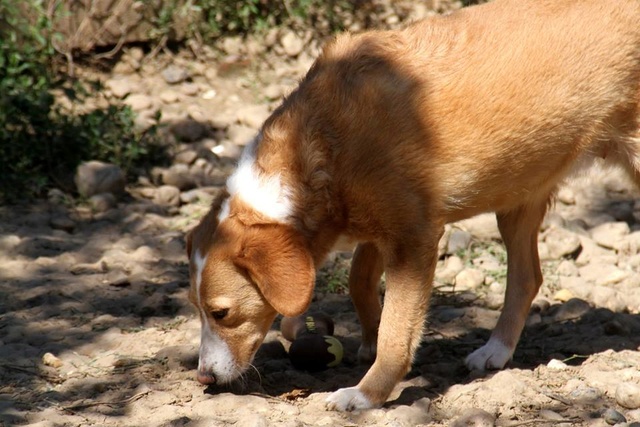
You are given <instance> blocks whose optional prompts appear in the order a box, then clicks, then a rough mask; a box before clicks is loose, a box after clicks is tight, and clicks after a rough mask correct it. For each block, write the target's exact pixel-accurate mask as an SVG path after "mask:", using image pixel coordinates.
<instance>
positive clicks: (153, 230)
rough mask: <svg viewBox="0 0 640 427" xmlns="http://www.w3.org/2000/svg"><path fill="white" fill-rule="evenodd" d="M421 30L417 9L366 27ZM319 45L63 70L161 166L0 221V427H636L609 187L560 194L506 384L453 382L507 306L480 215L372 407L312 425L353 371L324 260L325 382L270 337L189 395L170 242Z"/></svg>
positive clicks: (637, 218) (339, 300)
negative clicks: (140, 135)
mask: <svg viewBox="0 0 640 427" xmlns="http://www.w3.org/2000/svg"><path fill="white" fill-rule="evenodd" d="M409 3H410V2H409ZM431 3H433V4H432V6H439V7H441V8H442V7H444V6H442V5H441V3H443V4H444V3H445V2H431ZM446 5H447V7H453V6H455V5H453V6H452V5H450V4H449V3H447V4H446ZM427 13H430V11H429V10H428V9H425V8H423V7H421V6H419V5H416V6H415V8H413V9H411V8H409V9H407V10H406V11H405V14H404V15H402V16H399V15H397V14H394V13H391V12H390V13H388V14H387V15H385V16H382V18H381V22H382V23H384V25H385V26H394V25H397V24H399V23H400V22H401V21H402V20H404V19H405V18H406V19H411V18H412V17H416V16H420V15H421V14H427ZM354 25H355V24H354ZM355 29H357V28H355ZM320 43H321V41H318V40H316V39H315V38H313V37H312V36H311V35H310V34H302V35H298V34H296V33H293V32H290V31H286V30H283V31H275V30H274V31H272V32H271V33H269V35H268V36H267V37H266V38H264V39H252V40H248V41H243V40H240V39H238V38H230V39H227V40H225V41H224V42H221V51H220V52H213V51H209V50H206V49H204V50H199V51H198V52H197V54H194V53H192V52H185V51H180V52H177V53H176V52H170V51H165V52H160V53H156V54H154V55H151V53H153V52H151V53H150V52H146V51H143V50H141V49H139V48H129V49H127V51H126V52H125V53H124V54H123V55H122V56H121V58H120V59H119V60H118V61H117V63H115V65H114V67H113V69H112V70H110V71H109V72H108V73H98V72H97V71H96V70H95V69H87V68H85V69H83V68H80V69H79V70H78V72H79V73H80V74H81V75H82V73H84V75H85V76H93V77H95V76H97V77H98V78H100V79H101V80H102V81H103V82H104V84H105V87H106V90H105V92H104V97H103V98H102V99H100V100H97V101H96V102H97V103H98V105H100V103H107V102H113V101H114V100H119V99H122V100H124V102H126V103H129V104H130V105H131V106H132V107H133V108H134V110H136V111H137V112H138V113H139V116H138V117H139V118H138V125H139V126H140V127H141V128H145V127H147V126H150V125H153V124H154V123H155V122H154V120H156V119H155V117H156V113H157V112H159V111H160V112H162V119H161V120H162V122H161V124H162V125H163V127H164V128H165V129H166V130H167V132H166V137H167V138H169V140H170V142H171V147H172V157H171V158H172V163H171V165H170V166H166V167H164V166H163V167H157V168H155V169H153V170H152V171H151V173H149V174H148V175H144V176H140V178H139V179H138V180H137V181H130V182H127V183H126V184H125V182H124V181H123V180H122V177H121V176H120V175H118V171H117V170H116V171H115V172H113V170H111V172H109V168H107V172H105V170H104V169H103V168H102V166H100V165H95V164H93V165H89V166H87V169H86V170H85V171H84V172H82V173H84V174H86V175H83V177H84V178H83V180H82V182H84V183H86V182H89V181H88V178H87V177H90V176H91V174H96V173H101V174H104V175H101V178H100V180H103V181H102V184H100V185H103V184H104V179H106V178H105V176H111V177H113V176H115V179H114V184H113V185H114V186H115V187H113V188H109V187H104V186H103V187H102V188H95V187H92V186H87V187H86V188H84V187H83V189H82V192H83V194H84V195H85V197H83V198H80V199H78V198H75V199H74V198H72V197H71V196H70V195H68V194H65V193H63V192H61V191H52V192H51V193H50V194H49V199H48V200H47V201H42V202H39V203H34V204H31V205H28V206H4V207H0V265H1V266H2V267H1V268H0V425H7V426H9V425H23V424H28V425H34V426H36V425H37V426H42V427H45V426H47V427H48V426H87V425H91V426H93V425H95V426H98V425H99V426H231V425H233V426H307V425H310V426H315V425H320V426H346V425H349V426H356V425H358V426H359V425H384V426H416V425H435V426H438V425H455V426H465V425H476V426H489V425H494V424H495V425H501V426H524V425H565V426H569V425H594V426H598V425H602V426H604V425H614V424H618V425H625V424H624V423H627V424H626V425H632V424H634V423H640V369H639V368H640V347H639V346H640V315H639V313H640V274H638V273H637V270H638V266H639V265H640V203H639V202H638V200H640V192H638V191H636V190H633V189H632V186H631V185H630V184H629V182H628V181H627V180H626V179H625V178H624V177H623V176H622V175H621V174H620V173H619V172H617V171H610V170H592V171H589V172H588V173H585V176H584V177H583V178H580V179H578V180H575V181H571V182H569V183H568V184H567V185H566V186H565V187H564V188H563V189H562V190H561V191H560V193H559V195H558V200H557V202H556V204H555V206H554V208H553V209H552V211H551V212H550V213H549V215H548V217H547V219H546V221H545V224H544V227H543V231H542V233H541V234H540V239H539V248H540V253H541V257H542V258H543V270H544V274H545V284H544V285H543V287H542V289H541V291H540V295H539V298H538V299H537V300H536V302H535V303H534V307H533V308H532V310H531V313H530V316H529V319H528V322H527V327H526V329H525V331H524V334H523V337H522V340H521V342H520V345H519V347H518V349H517V351H516V353H515V356H514V361H513V362H512V363H511V364H510V365H509V366H508V368H507V369H505V370H504V371H501V372H494V373H489V374H488V375H481V374H480V373H477V372H468V371H467V370H466V369H465V367H464V365H463V359H464V357H465V356H466V355H467V354H468V353H470V352H471V351H472V350H474V349H475V348H477V347H479V346H481V345H482V344H483V343H484V342H485V341H486V339H487V338H488V336H489V333H490V330H491V328H492V327H493V325H494V323H495V321H496V319H497V317H498V314H499V310H500V308H501V305H502V298H503V293H504V286H505V276H506V263H505V252H504V249H503V247H502V246H501V245H500V242H499V235H498V233H497V229H496V226H495V220H494V219H493V217H492V216H491V215H486V216H481V217H478V218H475V219H471V220H467V221H463V222H461V223H458V224H453V225H452V226H451V227H449V228H448V231H447V233H446V235H445V236H444V238H443V240H442V245H441V254H442V256H441V261H440V262H439V265H438V270H437V278H436V283H435V289H436V291H435V294H434V297H433V300H432V308H431V311H430V314H429V319H428V328H427V330H426V333H425V336H424V343H423V345H422V347H421V349H420V350H419V353H418V356H417V359H416V361H415V363H414V365H413V370H412V371H411V373H410V374H409V375H408V376H407V377H406V379H405V381H403V382H402V383H401V384H400V385H399V386H398V388H397V390H396V391H395V392H394V394H393V395H392V397H391V399H390V401H389V402H388V403H387V404H386V405H385V406H384V407H383V408H382V409H376V410H371V411H364V412H361V413H349V414H342V413H336V412H328V411H326V410H325V409H324V403H323V402H324V399H325V397H326V396H327V394H328V392H330V391H332V390H335V389H337V388H339V387H344V386H350V385H354V384H355V383H357V381H358V380H359V379H360V377H361V376H362V375H363V373H364V372H365V370H366V367H364V366H360V365H358V364H357V363H356V360H355V359H356V351H357V347H358V343H359V333H360V332H359V327H358V323H357V319H356V317H355V314H354V312H353V309H352V307H351V303H350V301H349V298H348V296H347V295H345V284H346V274H347V269H348V266H349V255H348V254H336V255H334V256H332V257H331V259H329V260H328V262H327V265H326V266H325V267H324V268H323V269H322V271H321V272H320V274H319V275H318V287H317V292H316V295H315V298H314V302H313V309H315V310H320V311H323V312H325V313H327V314H329V315H330V316H332V318H333V319H334V320H335V322H336V331H335V335H336V336H337V337H338V339H340V341H341V342H342V343H343V346H344V348H345V356H344V360H343V362H342V364H341V365H339V366H338V367H336V368H332V369H329V370H326V371H323V372H319V373H306V372H301V371H297V370H295V369H293V367H292V365H291V363H290V361H289V359H288V357H287V353H286V348H287V347H288V345H289V343H288V342H287V341H286V340H284V339H283V338H282V335H281V334H280V332H279V328H278V326H279V322H278V321H277V322H276V324H275V325H274V327H273V330H272V331H271V332H270V333H269V335H268V336H267V339H266V341H265V344H264V345H263V346H262V348H261V349H260V351H259V353H258V356H257V359H256V362H255V367H256V370H255V371H252V372H249V373H248V374H247V376H246V378H244V381H243V382H242V384H238V385H234V386H233V387H228V388H224V389H220V388H215V387H209V388H205V387H203V386H201V385H200V384H199V383H197V382H196V381H195V368H196V364H197V346H198V341H199V323H198V322H199V321H198V319H197V317H196V315H195V312H194V310H193V309H192V308H191V307H190V306H189V303H188V301H187V288H188V277H187V264H186V257H185V254H184V241H183V236H184V232H185V231H186V230H188V229H189V228H190V227H192V226H193V225H194V223H195V221H197V219H198V218H199V217H200V216H201V215H202V214H203V213H204V212H205V211H206V209H207V205H208V203H209V202H210V200H211V198H212V197H214V196H215V194H217V192H218V191H220V188H221V186H222V185H223V183H224V180H225V178H226V176H228V174H229V173H230V171H231V170H232V169H233V165H234V163H235V160H236V159H237V157H238V155H239V153H240V151H241V148H242V145H243V144H245V143H246V142H247V141H248V140H249V139H250V138H251V136H252V135H253V134H254V133H255V132H256V129H257V128H258V126H259V125H260V124H261V122H262V120H263V119H264V118H265V117H266V116H267V115H268V114H269V112H270V111H271V110H272V109H273V108H274V107H275V106H276V105H277V104H278V100H279V99H280V98H281V97H282V96H283V95H284V94H286V93H287V92H288V91H289V90H290V89H291V88H292V87H293V86H294V85H295V82H296V81H297V79H298V78H299V77H300V76H301V75H302V74H303V73H304V72H305V71H306V69H307V68H308V67H309V65H310V64H311V62H312V59H313V57H314V55H315V54H316V53H317V49H318V46H319V45H320ZM96 185H97V186H98V187H100V185H98V184H96ZM122 186H125V191H124V193H123V192H122V191H119V189H120V187H122ZM636 425H638V424H636Z"/></svg>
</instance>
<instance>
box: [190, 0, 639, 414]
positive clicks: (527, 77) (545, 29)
mask: <svg viewBox="0 0 640 427" xmlns="http://www.w3.org/2000/svg"><path fill="white" fill-rule="evenodd" d="M595 158H603V159H606V160H607V161H612V162H614V163H617V164H619V165H621V166H622V167H623V168H625V169H626V170H627V171H628V172H629V173H630V175H631V176H632V177H633V178H634V179H635V180H636V182H638V183H640V1H638V0H495V1H493V2H490V3H488V4H485V5H482V6H474V7H470V8H467V9H464V10H461V11H459V12H456V13H453V14H451V15H448V16H440V17H434V18H431V19H428V20H425V21H422V22H418V23H415V24H413V25H411V26H409V27H407V28H406V29H403V30H400V31H375V32H368V33H364V34H359V35H342V36H339V37H338V38H337V39H336V40H334V41H333V42H331V43H330V44H329V45H328V46H326V48H325V49H324V51H323V52H322V54H321V55H320V57H319V58H318V59H317V61H316V62H315V63H314V65H313V66H312V67H311V69H310V70H309V72H308V74H307V75H306V77H305V78H304V79H303V80H302V81H301V82H300V85H299V87H298V88H297V89H296V90H295V91H294V92H293V93H291V95H290V96H288V97H287V98H286V99H285V100H284V102H283V104H282V105H281V106H280V107H279V108H278V109H277V110H276V111H275V112H274V113H273V114H272V115H271V117H269V119H267V121H266V122H265V123H264V125H263V127H262V129H261V130H260V133H259V134H258V136H257V137H256V138H255V140H254V141H253V142H252V143H251V144H250V145H249V146H248V147H247V148H246V150H245V152H244V154H243V156H242V158H241V160H240V162H239V165H238V169H237V171H236V172H235V173H234V174H233V175H232V176H231V177H230V179H229V181H228V183H227V193H226V194H225V196H224V197H221V198H219V199H218V200H217V201H216V202H214V204H213V207H212V209H211V211H210V212H209V213H208V214H207V215H206V216H205V217H204V218H203V219H202V221H201V222H200V224H199V225H198V226H197V227H196V228H195V229H194V230H193V231H192V232H191V233H190V235H189V237H188V253H189V258H190V271H191V293H190V299H191V301H192V302H193V304H194V305H195V306H196V307H197V309H198V311H199V313H200V317H201V320H202V342H201V346H200V363H199V368H198V379H199V380H200V381H201V382H202V383H204V384H211V383H214V382H219V383H225V382H229V381H232V380H234V379H236V378H237V377H239V376H240V375H241V374H242V372H243V371H245V370H246V369H247V368H248V367H249V366H250V364H251V361H252V359H253V356H254V354H255V352H256V350H257V348H258V347H259V345H260V343H261V342H262V340H263V338H264V336H265V334H266V332H267V330H268V329H269V327H270V325H271V324H272V322H273V320H274V319H275V317H276V315H277V314H278V313H280V314H282V315H285V316H295V315H298V314H300V313H302V312H304V311H305V309H307V307H308V306H309V303H310V301H311V297H312V294H313V287H314V278H315V269H316V267H318V266H319V265H320V264H321V262H322V261H323V260H324V258H325V256H326V255H327V254H328V252H329V251H331V250H332V249H333V248H334V247H335V245H336V244H337V243H338V242H339V241H347V242H350V243H353V244H356V243H357V248H356V250H355V254H354V257H353V266H352V269H351V275H350V278H349V286H350V294H351V297H352V298H353V302H354V305H355V307H356V310H357V313H358V316H359V319H360V321H361V324H362V346H361V348H360V351H359V356H360V358H361V359H363V360H368V361H373V365H372V366H371V368H370V369H369V371H368V372H367V374H366V375H365V377H364V378H363V379H362V381H361V382H360V383H359V384H358V385H357V386H356V387H351V388H343V389H340V390H338V391H336V392H334V393H333V394H331V395H330V396H329V398H328V399H327V402H328V407H329V408H334V409H340V410H353V409H363V408H370V407H375V406H379V405H381V404H382V403H384V402H385V400H386V399H387V397H388V396H389V394H390V392H391V390H392V389H393V387H394V386H395V385H396V383H397V382H398V381H399V380H400V379H401V378H402V377H403V376H404V375H405V374H406V373H407V371H408V369H409V368H410V365H411V362H412V358H413V355H414V352H415V350H416V348H417V347H418V345H419V343H420V340H421V337H422V331H423V324H424V321H425V315H426V311H427V305H428V302H429V296H430V291H431V286H432V279H433V274H434V268H435V265H436V259H437V247H438V240H439V239H440V237H441V236H442V233H443V227H444V225H445V224H446V223H449V222H452V221H457V220H461V219H463V218H467V217H470V216H473V215H476V214H479V213H481V212H487V211H492V212H496V215H497V219H498V225H499V229H500V232H501V234H502V237H503V239H504V243H505V245H506V249H507V252H508V275H507V276H508V277H507V291H506V297H505V304H504V309H503V311H502V314H501V316H500V318H499V320H498V324H497V326H496V328H495V330H494V331H493V333H492V335H491V338H490V340H489V341H488V343H487V344H485V345H484V346H483V347H481V348H480V349H478V350H476V351H475V352H473V353H472V354H471V355H469V357H468V358H467V360H466V363H467V365H468V367H469V368H472V369H485V368H502V367H503V366H504V365H505V364H506V363H507V362H508V361H509V359H510V358H511V356H512V354H513V351H514V348H515V346H516V343H517V342H518V339H519V336H520V333H521V331H522V328H523V324H524V322H525V318H526V316H527V312H528V309H529V307H530V304H531V301H532V299H533V298H534V296H535V295H536V293H537V291H538V288H539V286H540V284H541V282H542V274H541V272H540V266H539V260H538V253H537V244H536V242H537V233H538V228H539V225H540V223H541V221H542V219H543V216H544V215H545V212H546V210H547V205H548V204H549V201H550V199H551V198H552V196H553V194H554V191H555V190H556V188H557V187H558V185H559V183H561V181H562V180H563V179H564V178H565V177H567V176H568V175H569V174H570V173H571V172H572V171H573V170H574V169H575V168H576V165H582V164H584V163H585V162H587V161H590V160H593V159H595ZM383 271H384V272H386V278H387V289H386V294H385V299H384V309H382V308H381V304H380V301H379V298H378V291H377V285H378V282H379V279H380V276H381V274H382V272H383ZM376 348H377V349H378V351H377V357H376Z"/></svg>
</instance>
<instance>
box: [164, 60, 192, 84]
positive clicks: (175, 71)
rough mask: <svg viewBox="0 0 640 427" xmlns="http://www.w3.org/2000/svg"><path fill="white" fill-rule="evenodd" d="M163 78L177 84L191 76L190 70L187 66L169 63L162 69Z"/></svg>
mask: <svg viewBox="0 0 640 427" xmlns="http://www.w3.org/2000/svg"><path fill="white" fill-rule="evenodd" d="M161 74H162V78H163V79H164V81H166V82H167V83H169V84H171V85H172V84H176V83H180V82H183V81H185V80H186V79H187V78H189V72H188V71H187V69H186V68H184V67H180V66H179V65H169V66H168V67H167V68H165V69H164V70H162V73H161Z"/></svg>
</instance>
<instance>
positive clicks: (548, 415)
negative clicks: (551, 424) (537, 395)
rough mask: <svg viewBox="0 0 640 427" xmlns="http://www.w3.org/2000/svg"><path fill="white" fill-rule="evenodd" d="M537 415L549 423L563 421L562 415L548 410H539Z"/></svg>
mask: <svg viewBox="0 0 640 427" xmlns="http://www.w3.org/2000/svg"><path fill="white" fill-rule="evenodd" d="M539 415H540V418H544V419H545V420H549V421H561V420H563V419H564V417H563V416H562V415H560V414H559V413H557V412H555V411H552V410H550V409H541V410H540V412H539Z"/></svg>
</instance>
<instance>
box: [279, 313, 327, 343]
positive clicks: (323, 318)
mask: <svg viewBox="0 0 640 427" xmlns="http://www.w3.org/2000/svg"><path fill="white" fill-rule="evenodd" d="M333 328H334V326H333V320H331V318H330V317H329V316H327V315H326V314H322V313H317V314H302V315H300V316H296V317H283V318H282V321H281V322H280V331H281V332H282V336H283V337H284V338H286V339H287V340H289V341H293V340H295V339H296V338H298V337H300V336H302V335H303V334H317V335H333Z"/></svg>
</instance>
